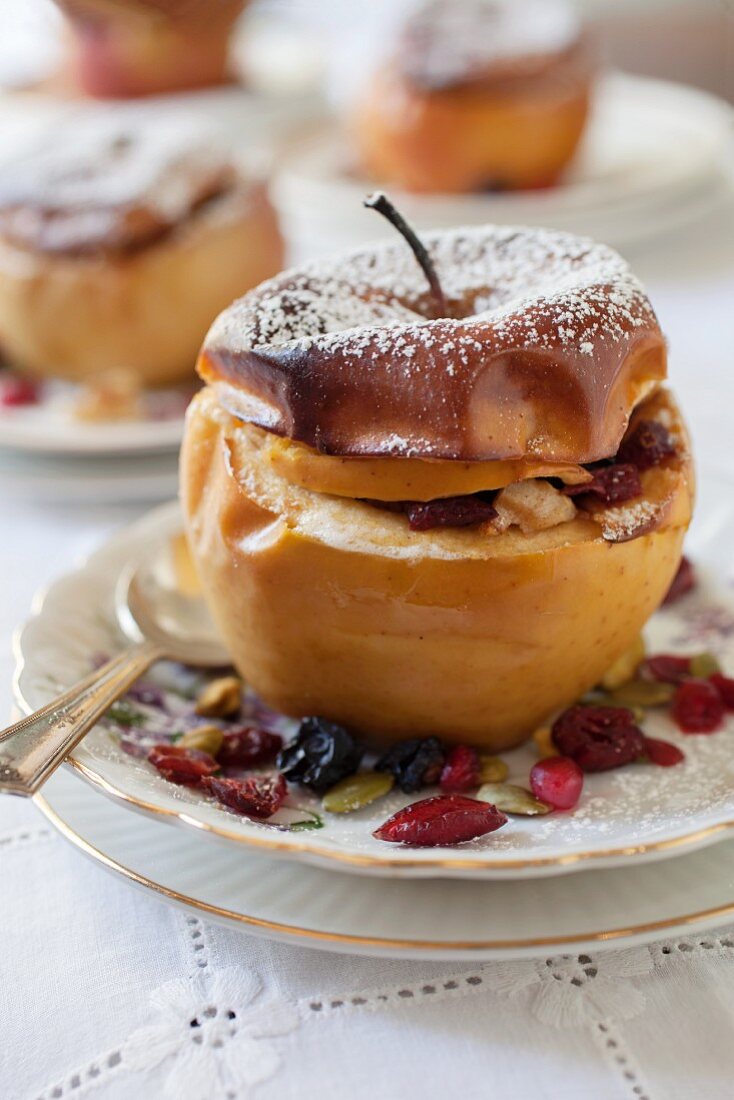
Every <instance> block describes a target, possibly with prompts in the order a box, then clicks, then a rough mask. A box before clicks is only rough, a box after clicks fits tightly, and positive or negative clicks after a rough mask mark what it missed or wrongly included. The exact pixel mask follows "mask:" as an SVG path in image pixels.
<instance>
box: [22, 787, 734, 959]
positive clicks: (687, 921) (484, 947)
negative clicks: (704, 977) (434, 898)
mask: <svg viewBox="0 0 734 1100" xmlns="http://www.w3.org/2000/svg"><path fill="white" fill-rule="evenodd" d="M33 801H34V802H35V804H36V806H37V807H38V809H39V810H40V811H41V813H43V814H44V816H45V817H46V818H47V820H48V821H49V822H50V823H51V825H53V827H54V828H55V829H57V830H58V832H59V833H60V834H61V836H62V837H64V839H65V840H67V841H69V843H71V844H73V845H74V847H75V848H77V849H78V850H79V851H81V852H82V853H83V854H84V855H86V856H88V857H89V858H90V859H93V860H94V861H95V862H96V863H101V864H102V865H103V866H104V867H105V868H107V870H109V871H113V872H115V873H116V874H118V875H120V876H121V877H123V878H125V879H127V880H128V881H130V882H133V883H135V884H136V885H138V886H141V887H143V888H144V889H148V890H151V891H152V892H153V893H155V894H158V895H159V896H160V897H163V898H167V899H168V900H169V901H172V902H177V903H179V904H181V905H185V906H188V907H189V908H192V909H195V910H197V911H198V912H200V913H206V914H207V915H209V916H211V917H219V918H221V919H226V920H231V921H234V922H236V923H237V924H241V925H244V926H245V927H247V928H251V929H259V930H261V931H264V932H271V933H275V934H276V935H280V936H287V937H293V938H298V939H305V940H311V941H314V942H317V943H326V944H328V943H338V944H348V945H349V946H352V947H370V948H376V949H383V950H388V949H389V950H401V949H407V950H411V951H438V952H444V951H477V952H486V951H503V952H504V951H512V950H515V951H530V950H532V949H533V948H556V947H569V946H571V945H574V944H578V945H581V944H587V943H603V942H607V943H608V942H610V941H616V940H624V939H627V938H629V937H632V936H654V935H655V933H657V932H665V931H666V930H671V929H673V928H680V927H688V926H690V925H692V924H701V923H703V922H705V923H706V924H707V925H710V924H711V923H712V922H718V920H719V918H721V922H722V923H723V922H724V921H726V920H727V919H728V918H730V917H732V916H734V901H732V902H728V903H727V904H726V905H721V906H714V907H713V908H711V909H701V910H698V911H696V912H693V913H685V914H683V915H681V916H678V917H665V918H661V919H660V920H655V921H646V922H645V923H643V924H637V925H630V926H629V927H626V928H609V929H604V930H602V931H594V932H579V933H573V934H566V935H563V936H544V937H540V938H534V937H531V938H525V939H517V940H509V939H502V940H407V939H405V940H404V939H391V938H388V937H384V936H358V935H354V934H349V933H346V932H326V931H319V930H318V929H315V928H302V927H300V926H299V925H294V924H284V923H282V922H281V921H271V920H266V919H265V918H264V917H253V916H250V915H248V914H247V913H239V912H236V911H234V910H232V909H227V908H225V907H224V906H220V905H212V904H211V903H210V902H206V901H202V900H200V899H199V898H192V897H189V895H187V894H182V893H181V892H180V891H178V890H172V889H170V888H169V887H167V886H163V885H161V883H159V882H155V881H154V880H153V879H150V878H147V876H145V875H141V874H140V873H139V872H138V871H135V870H133V869H132V868H131V867H127V866H125V864H123V863H120V862H119V861H118V860H116V859H113V858H112V857H111V856H108V855H107V854H106V853H105V852H102V851H100V849H99V848H95V846H94V845H93V844H90V843H89V841H87V840H85V839H84V837H83V836H81V835H80V834H79V833H77V831H76V830H75V829H73V828H72V827H71V825H69V824H68V823H67V822H66V821H65V820H64V819H63V818H62V817H61V816H60V814H58V813H57V812H56V810H54V809H53V807H52V806H51V805H49V803H48V802H47V801H46V799H45V798H44V797H43V795H41V794H37V795H35V796H34V799H33Z"/></svg>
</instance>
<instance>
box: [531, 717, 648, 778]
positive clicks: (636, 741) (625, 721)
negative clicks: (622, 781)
mask: <svg viewBox="0 0 734 1100" xmlns="http://www.w3.org/2000/svg"><path fill="white" fill-rule="evenodd" d="M551 736H552V739H553V744H554V745H555V746H556V748H557V749H558V751H559V752H560V753H561V755H562V756H570V757H571V759H572V760H575V761H576V763H577V764H578V766H579V767H580V768H582V769H583V770H584V771H585V772H605V771H609V770H610V769H611V768H620V767H622V765H623V764H629V763H630V762H631V761H632V760H636V759H637V757H638V756H640V755H641V754H642V752H643V749H644V738H643V735H642V730H640V729H639V728H638V727H637V726H636V725H635V721H634V715H633V714H632V711H629V710H627V709H626V708H624V707H584V706H575V707H570V708H569V709H568V710H565V711H564V712H563V714H561V715H559V716H558V718H557V719H556V720H555V722H554V723H553V728H552V730H551Z"/></svg>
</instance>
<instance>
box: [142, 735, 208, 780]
mask: <svg viewBox="0 0 734 1100" xmlns="http://www.w3.org/2000/svg"><path fill="white" fill-rule="evenodd" d="M148 760H149V761H150V763H151V764H152V765H153V767H155V768H157V769H158V771H159V772H160V773H161V775H162V776H163V777H164V778H165V779H168V780H170V781H171V783H180V784H181V785H182V786H184V787H198V786H199V783H200V781H201V780H202V779H204V778H205V777H206V776H209V775H212V774H213V773H214V772H215V771H216V770H217V769H218V767H219V764H218V763H217V762H216V760H215V759H214V757H213V756H210V755H209V753H208V752H200V751H199V750H198V749H185V748H181V747H180V746H178V745H168V744H160V745H153V748H152V749H151V750H150V751H149V753H148Z"/></svg>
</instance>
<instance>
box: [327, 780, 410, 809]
mask: <svg viewBox="0 0 734 1100" xmlns="http://www.w3.org/2000/svg"><path fill="white" fill-rule="evenodd" d="M394 782H395V779H394V778H393V776H392V775H390V773H389V772H361V773H360V774H359V775H348V776H347V778H346V779H342V780H340V781H339V782H338V783H335V784H334V786H333V787H332V788H331V790H328V791H327V792H326V794H325V795H324V797H323V799H322V803H321V804H322V806H323V807H324V809H325V810H328V811H329V813H332V814H348V813H351V812H352V810H361V809H362V807H363V806H369V804H370V802H375V801H376V800H377V799H378V798H382V796H383V795H386V794H387V793H388V791H390V790H391V789H392V786H393V784H394Z"/></svg>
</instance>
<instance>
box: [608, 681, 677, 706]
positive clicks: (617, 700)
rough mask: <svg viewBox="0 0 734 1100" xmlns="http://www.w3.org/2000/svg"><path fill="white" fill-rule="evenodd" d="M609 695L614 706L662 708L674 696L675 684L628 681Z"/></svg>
mask: <svg viewBox="0 0 734 1100" xmlns="http://www.w3.org/2000/svg"><path fill="white" fill-rule="evenodd" d="M609 695H610V698H611V699H612V701H613V704H614V705H616V706H621V707H662V706H665V704H666V703H669V702H670V700H671V699H672V698H673V696H674V695H675V684H665V683H662V681H659V680H630V682H629V683H628V684H623V685H622V687H619V688H617V689H616V690H615V691H612V692H610V693H609Z"/></svg>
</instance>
